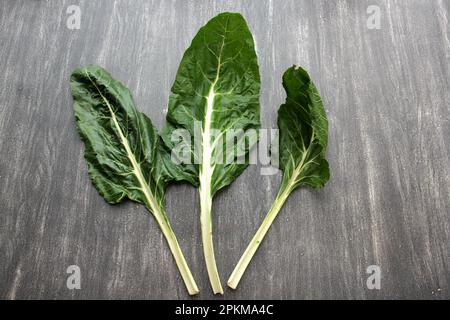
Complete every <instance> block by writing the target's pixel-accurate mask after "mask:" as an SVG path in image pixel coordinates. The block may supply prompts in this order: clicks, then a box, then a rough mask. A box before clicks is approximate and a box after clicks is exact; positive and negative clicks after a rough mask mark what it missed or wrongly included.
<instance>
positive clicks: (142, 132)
mask: <svg viewBox="0 0 450 320" xmlns="http://www.w3.org/2000/svg"><path fill="white" fill-rule="evenodd" d="M70 84H71V89H72V96H73V109H74V112H75V120H76V124H77V128H78V132H79V134H80V136H81V139H82V140H83V141H84V144H85V154H84V156H85V159H86V161H87V164H88V172H89V175H90V177H91V181H92V183H93V184H94V186H95V187H96V189H97V190H98V192H99V193H100V194H101V195H102V196H103V198H104V199H105V200H106V201H107V202H109V203H111V204H115V203H119V202H121V201H122V200H123V199H124V198H128V199H130V200H133V201H136V202H139V203H142V204H144V206H145V207H146V208H147V209H148V211H150V212H151V213H152V214H153V216H154V217H155V219H156V221H157V223H158V224H159V226H160V228H161V231H162V232H163V234H164V236H165V237H166V239H167V242H168V244H169V247H170V250H171V251H172V254H173V257H174V259H175V262H176V264H177V266H178V269H179V270H180V273H181V276H182V278H183V280H184V282H185V284H186V287H187V290H188V292H189V294H191V295H193V294H196V293H198V288H197V284H196V283H195V281H194V278H193V277H192V274H191V271H190V270H189V267H188V266H187V263H186V260H185V258H184V256H183V253H182V252H181V249H180V246H179V244H178V241H177V238H176V237H175V234H174V232H173V230H172V228H171V226H170V224H169V220H168V217H167V214H166V212H165V209H164V202H165V201H164V200H165V191H166V185H167V182H168V181H169V180H171V179H172V178H171V177H173V176H174V175H176V174H175V173H176V171H177V170H178V168H177V167H176V166H175V165H174V164H173V163H172V162H171V161H170V158H169V154H167V152H166V151H165V149H163V147H162V146H163V144H162V141H161V140H160V139H161V138H160V137H159V135H158V133H157V132H156V130H155V128H154V127H153V125H152V123H151V121H150V119H149V118H147V116H145V115H144V114H143V113H141V112H139V111H137V110H136V107H135V106H134V102H133V98H132V97H131V93H130V91H129V90H128V89H127V88H126V87H125V86H124V85H123V84H122V83H120V82H119V81H116V80H114V79H113V78H112V77H111V75H110V74H109V73H107V72H106V71H105V70H104V69H102V68H101V67H98V66H89V67H86V68H80V69H76V70H75V71H74V72H73V73H72V76H71V79H70Z"/></svg>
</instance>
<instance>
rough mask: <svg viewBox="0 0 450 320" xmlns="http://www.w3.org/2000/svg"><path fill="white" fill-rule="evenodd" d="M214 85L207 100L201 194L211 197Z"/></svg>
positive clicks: (203, 132) (203, 137) (203, 133)
mask: <svg viewBox="0 0 450 320" xmlns="http://www.w3.org/2000/svg"><path fill="white" fill-rule="evenodd" d="M214 84H215V83H213V84H212V86H211V89H210V90H209V94H208V97H207V98H206V112H205V125H204V128H203V131H202V163H201V172H200V189H201V193H203V192H205V193H207V194H209V195H211V177H212V174H213V171H214V165H212V164H211V158H212V151H213V150H212V146H211V121H212V113H213V108H214V98H215V96H216V95H215V92H214Z"/></svg>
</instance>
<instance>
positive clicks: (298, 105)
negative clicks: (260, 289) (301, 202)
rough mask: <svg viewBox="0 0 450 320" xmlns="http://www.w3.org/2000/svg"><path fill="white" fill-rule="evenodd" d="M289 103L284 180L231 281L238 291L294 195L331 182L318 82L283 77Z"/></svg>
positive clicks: (283, 132)
mask: <svg viewBox="0 0 450 320" xmlns="http://www.w3.org/2000/svg"><path fill="white" fill-rule="evenodd" d="M283 86H284V89H285V90H286V94H287V98H286V102H285V103H284V104H283V105H281V107H280V109H279V111H278V128H279V133H280V144H279V145H280V147H279V149H280V154H279V156H280V169H281V170H282V171H283V178H282V181H281V185H280V189H279V192H278V195H277V197H276V199H275V201H274V202H273V204H272V207H271V208H270V210H269V212H268V213H267V215H266V217H265V219H264V221H263V222H262V224H261V226H260V228H259V229H258V231H257V232H256V234H255V236H254V237H253V239H252V240H251V241H250V244H249V245H248V247H247V249H246V250H245V252H244V254H243V255H242V257H241V259H240V260H239V262H238V264H237V265H236V267H235V269H234V271H233V273H232V274H231V276H230V278H229V280H228V286H230V287H231V288H233V289H235V288H236V287H237V285H238V283H239V281H240V279H241V277H242V275H243V274H244V272H245V269H246V268H247V266H248V264H249V263H250V261H251V259H252V257H253V255H254V254H255V252H256V250H257V249H258V247H259V245H260V243H261V241H262V240H263V239H264V236H265V235H266V233H267V231H268V230H269V228H270V226H271V225H272V223H273V221H274V220H275V218H276V216H277V215H278V213H279V211H280V210H281V208H282V206H283V204H284V202H285V201H286V199H287V198H288V196H289V195H290V193H291V192H292V191H293V190H294V189H296V188H298V187H301V186H309V187H313V188H320V187H323V186H324V185H325V184H326V182H327V181H328V180H329V179H330V171H329V166H328V162H327V160H326V159H325V153H326V149H327V142H328V120H327V117H326V114H325V110H324V107H323V104H322V100H321V98H320V96H319V93H318V92H317V89H316V87H315V86H314V83H313V82H312V81H311V79H310V77H309V75H308V73H307V72H306V71H305V70H304V69H302V68H297V67H295V66H294V67H291V68H289V69H288V70H287V71H286V72H285V73H284V75H283Z"/></svg>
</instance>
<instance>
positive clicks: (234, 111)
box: [163, 13, 260, 293]
mask: <svg viewBox="0 0 450 320" xmlns="http://www.w3.org/2000/svg"><path fill="white" fill-rule="evenodd" d="M259 91H260V76H259V68H258V62H257V56H256V52H255V48H254V43H253V38H252V34H251V33H250V31H249V29H248V26H247V23H246V21H245V20H244V18H243V17H242V16H241V15H240V14H237V13H222V14H219V15H218V16H216V17H214V18H213V19H211V20H210V21H209V22H208V23H207V24H206V25H205V26H204V27H202V28H201V29H200V30H199V32H198V33H197V35H196V36H195V37H194V39H193V40H192V43H191V45H190V47H189V48H188V49H187V50H186V52H185V53H184V56H183V58H182V61H181V63H180V66H179V69H178V72H177V75H176V79H175V83H174V84H173V86H172V94H171V95H170V98H169V110H168V114H167V126H166V128H165V130H164V133H163V139H164V142H165V143H166V145H167V146H168V148H169V149H171V150H174V149H176V147H177V143H176V141H174V140H176V139H173V136H174V135H173V134H174V133H175V132H176V130H180V129H182V130H185V131H186V132H188V133H189V137H190V139H192V138H194V141H193V143H188V144H187V145H188V148H189V150H188V152H189V153H190V156H189V157H190V160H191V161H190V162H186V161H184V163H183V164H182V165H181V168H183V170H180V171H178V172H177V175H176V176H174V179H177V180H185V181H188V182H190V183H192V184H193V185H194V186H197V185H199V192H200V203H201V213H200V219H201V224H202V240H203V248H204V255H205V261H206V266H207V270H208V274H209V278H210V282H211V285H212V288H213V291H214V293H223V290H222V287H221V283H220V279H219V275H218V271H217V267H216V264H215V257H214V250H213V242H212V223H211V216H212V214H211V203H212V198H213V196H214V194H215V193H216V192H217V191H218V190H220V189H221V188H223V187H225V186H227V185H229V184H230V183H232V182H233V181H234V180H235V179H236V178H237V177H238V176H239V175H240V174H241V173H242V171H243V170H244V169H245V168H246V167H247V166H248V152H249V150H250V149H251V148H252V147H253V145H254V144H256V142H257V140H258V133H257V129H259V127H260V120H259ZM233 130H236V131H235V132H238V130H242V131H241V133H242V132H245V134H237V140H238V141H240V142H244V143H243V144H242V143H232V142H233V141H234V139H236V137H234V136H233V135H232V134H227V133H229V132H230V131H233ZM231 140H233V141H231ZM191 141H192V140H191ZM230 145H232V146H231V147H230ZM242 155H243V156H244V158H245V159H244V160H243V161H238V160H237V158H239V157H240V156H242ZM233 160H235V161H233Z"/></svg>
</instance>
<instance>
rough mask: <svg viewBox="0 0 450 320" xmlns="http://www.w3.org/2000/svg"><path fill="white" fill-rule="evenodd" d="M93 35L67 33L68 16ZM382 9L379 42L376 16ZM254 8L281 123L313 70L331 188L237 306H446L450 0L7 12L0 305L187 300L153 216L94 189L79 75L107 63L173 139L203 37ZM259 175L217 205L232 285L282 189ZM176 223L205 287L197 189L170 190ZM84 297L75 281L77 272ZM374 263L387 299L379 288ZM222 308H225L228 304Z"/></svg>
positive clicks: (234, 295) (0, 52)
mask: <svg viewBox="0 0 450 320" xmlns="http://www.w3.org/2000/svg"><path fill="white" fill-rule="evenodd" d="M72 4H74V5H78V6H79V7H80V9H81V29H80V30H70V29H68V28H67V27H66V20H67V18H68V17H69V15H68V14H67V13H66V9H67V7H68V6H69V5H72ZM372 4H374V5H378V6H379V7H380V9H381V24H380V27H381V28H380V29H379V30H370V29H368V28H367V24H366V21H367V19H368V16H369V15H368V14H367V7H368V6H369V5H372ZM223 11H237V12H241V13H242V14H243V15H244V16H245V18H246V19H247V21H248V23H249V26H250V29H251V30H252V32H253V34H254V38H255V40H256V44H257V52H258V55H259V63H260V70H261V75H262V96H261V107H262V121H263V127H265V128H276V111H277V109H278V107H279V105H280V104H281V103H282V101H283V100H284V92H283V90H282V87H281V75H282V73H283V71H284V70H285V69H286V68H287V67H289V66H290V65H292V64H298V65H302V66H304V67H305V68H306V69H307V70H309V71H310V74H311V76H312V78H313V79H314V81H315V82H316V84H317V86H318V88H319V91H320V93H321V95H322V97H323V100H324V103H325V106H326V109H327V113H328V117H329V121H330V141H329V145H330V147H329V152H328V157H329V161H330V164H331V168H332V179H331V181H330V182H329V183H328V185H327V186H326V187H325V188H323V189H321V190H308V189H303V190H297V191H296V192H294V193H293V194H292V195H291V197H290V198H289V199H288V201H287V203H286V205H285V207H284V209H283V210H282V212H281V214H280V216H279V218H278V219H277V220H276V222H275V224H274V225H273V227H272V229H271V230H270V232H269V233H268V235H267V237H266V240H265V241H264V243H263V244H262V246H261V248H260V250H259V251H258V253H257V254H256V256H255V258H254V261H253V262H252V264H251V265H250V267H249V268H248V270H247V273H246V274H245V276H244V278H243V280H242V282H241V285H240V287H239V288H238V290H237V291H232V290H229V289H228V290H226V292H225V295H224V298H228V299H240V298H248V299H261V298H264V299H318V298H323V299H335V298H337V299H386V298H424V299H448V298H450V271H449V270H450V245H449V240H450V161H449V155H450V142H449V136H450V122H449V121H450V115H449V111H450V90H449V89H450V68H449V67H450V41H449V28H450V27H449V22H448V17H449V15H450V1H448V0H440V1H438V0H435V1H430V0H408V1H394V0H392V1H384V0H369V1H361V0H353V1H325V0H323V1H312V0H310V1H306V0H305V1H293V0H291V1H275V0H273V1H256V0H253V1H182V0H179V1H162V0H161V1H144V0H140V1H136V0H129V1H106V0H102V1H77V0H64V1H43V0H41V1H38V0H34V1H31V0H28V1H26V0H17V1H16V0H1V1H0V44H1V45H0V111H1V112H0V150H1V158H0V298H3V299H42V298H48V299H88V298H100V299H110V298H119V299H129V298H143V299H157V298H167V299H176V298H187V297H188V295H187V293H186V291H185V287H184V284H183V282H182V280H181V278H180V276H179V273H178V270H177V269H176V266H175V264H174V262H173V260H172V257H171V254H170V252H169V249H168V246H167V244H166V242H165V240H164V238H163V236H162V234H161V232H160V231H159V229H158V227H157V225H156V223H155V221H154V219H153V218H152V217H151V216H149V215H148V214H147V212H146V210H145V209H144V207H143V206H140V205H138V204H136V203H131V202H127V203H124V204H122V205H117V206H110V205H108V204H107V203H105V202H104V201H103V199H102V198H101V197H100V196H99V195H98V194H97V192H96V191H95V189H94V188H93V186H92V185H91V183H90V181H89V177H88V175H87V170H86V164H85V161H84V159H83V144H82V142H81V141H80V139H79V137H78V135H77V132H76V130H75V124H74V118H73V114H72V109H71V107H72V105H71V103H72V100H71V96H70V91H69V82H68V79H69V75H70V73H71V71H72V70H73V69H74V68H76V67H78V66H84V65H87V64H99V65H101V66H103V67H105V68H106V69H108V70H109V71H110V72H111V73H112V74H113V76H114V77H116V78H118V79H120V80H121V81H123V82H124V83H125V84H126V85H127V86H128V87H129V88H130V89H131V91H132V92H133V94H134V97H135V100H136V103H137V105H138V106H139V108H140V110H142V111H144V112H145V113H147V114H148V115H149V116H150V117H151V118H152V119H153V121H154V123H155V124H156V125H157V126H158V128H161V127H162V126H163V123H164V117H165V112H164V111H165V108H166V102H167V97H168V95H169V90H170V86H171V84H172V82H173V80H174V77H175V72H176V70H177V67H178V63H179V61H180V59H181V56H182V54H183V52H184V50H185V49H186V48H187V47H188V45H189V43H190V41H191V39H192V37H193V36H194V35H195V33H196V32H197V30H198V29H199V27H201V26H202V25H203V24H204V23H206V22H207V21H208V20H209V19H210V18H212V17H213V16H214V15H216V14H217V13H219V12H223ZM260 169H261V168H260V166H250V167H249V168H248V169H247V170H246V171H245V172H244V174H243V175H242V176H241V177H239V178H238V179H237V181H236V182H235V183H234V184H232V185H231V186H230V187H229V188H227V189H225V190H224V191H223V192H221V193H220V194H219V195H218V196H217V197H216V198H215V201H214V228H215V244H216V253H217V262H218V266H219V271H220V274H221V276H222V280H223V283H224V285H225V282H226V280H227V278H228V276H229V274H230V273H231V271H232V269H233V267H234V265H235V263H236V262H237V260H238V258H239V257H240V255H241V254H242V252H243V250H244V248H245V246H246V245H247V243H248V241H249V240H250V238H251V236H252V235H253V233H254V232H255V231H256V228H257V227H258V226H259V223H260V222H261V220H262V217H263V216H264V215H265V213H266V211H267V210H268V208H269V206H270V204H271V202H272V200H273V199H274V197H275V194H276V192H277V188H278V183H279V180H280V175H279V174H277V175H274V176H263V175H261V173H260ZM167 202H168V212H169V213H170V215H171V217H170V218H171V220H172V224H173V227H174V229H175V231H176V233H177V235H178V237H179V240H180V243H181V247H182V249H183V250H184V252H185V254H186V257H187V260H188V262H189V265H190V267H191V269H192V271H193V273H194V275H195V277H196V279H197V281H198V284H199V286H200V288H201V290H202V291H201V293H200V295H199V296H198V297H197V298H196V299H199V298H212V297H213V295H212V293H211V290H210V287H209V283H208V280H207V275H206V270H205V267H204V262H203V258H202V247H201V241H200V235H199V232H200V228H199V219H198V217H199V201H198V196H197V190H196V189H194V188H192V187H191V186H189V185H174V186H171V187H170V189H169V191H168V199H167ZM72 264H75V265H78V266H79V267H80V268H81V289H80V290H69V289H67V287H66V279H67V277H68V274H66V269H67V267H68V266H69V265H72ZM369 265H378V266H380V268H381V272H382V279H381V289H380V290H368V289H367V287H366V279H367V277H368V275H367V274H366V268H367V267H368V266H369ZM216 298H218V299H220V298H221V297H216Z"/></svg>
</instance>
